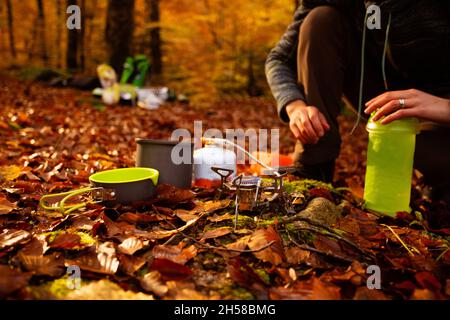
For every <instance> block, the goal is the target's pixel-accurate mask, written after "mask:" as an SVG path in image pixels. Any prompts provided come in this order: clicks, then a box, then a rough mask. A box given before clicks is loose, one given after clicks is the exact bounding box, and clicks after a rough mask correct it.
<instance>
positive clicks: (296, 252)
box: [286, 247, 311, 265]
mask: <svg viewBox="0 0 450 320" xmlns="http://www.w3.org/2000/svg"><path fill="white" fill-rule="evenodd" d="M310 255H311V253H310V252H309V251H306V250H302V249H300V248H298V247H292V248H288V249H286V258H287V262H288V263H290V264H293V265H299V264H302V263H306V262H307V261H308V259H309V256H310Z"/></svg>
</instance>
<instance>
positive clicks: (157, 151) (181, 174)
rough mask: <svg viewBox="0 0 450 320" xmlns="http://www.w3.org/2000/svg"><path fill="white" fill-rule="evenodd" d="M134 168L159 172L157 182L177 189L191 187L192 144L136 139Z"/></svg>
mask: <svg viewBox="0 0 450 320" xmlns="http://www.w3.org/2000/svg"><path fill="white" fill-rule="evenodd" d="M136 143H137V155H136V166H137V167H147V168H154V169H156V170H158V171H159V182H160V183H162V184H170V185H173V186H175V187H178V188H184V189H189V188H191V186H192V167H193V166H192V163H193V152H194V144H193V143H191V142H178V141H168V140H148V139H137V140H136Z"/></svg>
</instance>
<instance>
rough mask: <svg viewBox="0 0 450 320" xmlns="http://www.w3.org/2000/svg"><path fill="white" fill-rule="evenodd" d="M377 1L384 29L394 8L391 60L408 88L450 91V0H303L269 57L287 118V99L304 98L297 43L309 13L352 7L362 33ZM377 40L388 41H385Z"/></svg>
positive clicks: (349, 10) (269, 72)
mask: <svg viewBox="0 0 450 320" xmlns="http://www.w3.org/2000/svg"><path fill="white" fill-rule="evenodd" d="M373 3H375V4H378V5H379V6H380V8H381V13H382V29H383V30H382V32H380V33H384V30H385V28H386V25H387V23H386V22H387V17H388V16H389V13H391V14H392V25H391V35H390V37H389V47H390V51H391V54H390V59H393V60H394V61H390V63H392V64H393V65H395V66H396V68H398V69H399V72H400V73H401V74H402V75H403V76H404V79H405V86H406V87H405V88H404V89H407V87H408V86H409V87H410V88H416V89H421V90H424V91H427V92H429V93H433V94H436V95H441V94H448V93H450V0H380V1H362V0H303V1H301V4H300V6H299V8H298V9H297V11H296V12H295V15H294V19H293V21H292V23H291V24H290V25H289V27H288V28H287V30H286V32H285V34H284V35H283V37H282V38H281V40H280V41H279V42H278V44H277V45H276V47H275V48H274V49H272V51H271V52H270V54H269V56H268V58H267V61H266V76H267V80H268V82H269V86H270V88H271V90H272V93H273V95H274V97H275V99H276V101H277V106H278V112H279V115H280V118H281V119H282V120H283V121H288V120H289V119H288V117H287V114H286V111H285V107H286V105H287V104H289V103H290V102H292V101H295V100H303V101H305V96H304V93H303V92H302V90H301V89H300V87H301V86H299V84H298V81H297V46H298V37H299V29H300V27H301V24H302V22H303V20H304V19H305V17H306V16H307V15H308V13H309V12H310V11H311V10H312V9H313V8H315V7H317V6H322V5H330V6H334V7H336V8H338V9H340V10H343V11H344V12H346V13H348V14H349V17H351V19H352V20H354V26H355V28H356V30H357V31H358V32H359V33H361V32H362V28H363V26H364V15H365V10H366V9H365V8H366V6H368V5H369V4H373ZM374 42H375V43H374V44H373V45H378V46H382V45H383V41H379V42H378V43H377V41H375V40H374ZM380 58H381V57H380Z"/></svg>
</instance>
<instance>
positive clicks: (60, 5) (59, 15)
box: [56, 0, 66, 68]
mask: <svg viewBox="0 0 450 320" xmlns="http://www.w3.org/2000/svg"><path fill="white" fill-rule="evenodd" d="M56 5H57V7H56V19H57V20H58V23H57V24H56V66H57V67H58V68H61V67H62V65H63V63H62V49H61V42H62V31H61V29H62V27H61V25H63V23H64V21H65V18H64V17H65V12H66V10H65V9H64V0H58V1H57V3H56ZM64 26H65V24H64Z"/></svg>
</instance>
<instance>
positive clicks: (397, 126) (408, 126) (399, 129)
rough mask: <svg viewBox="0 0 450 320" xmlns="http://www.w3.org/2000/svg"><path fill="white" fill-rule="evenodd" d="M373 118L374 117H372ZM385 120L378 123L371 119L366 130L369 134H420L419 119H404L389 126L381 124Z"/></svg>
mask: <svg viewBox="0 0 450 320" xmlns="http://www.w3.org/2000/svg"><path fill="white" fill-rule="evenodd" d="M372 116H373V115H372ZM383 119H384V118H381V119H380V120H378V121H372V117H370V119H369V122H368V123H367V126H366V129H367V131H369V132H389V133H412V134H417V133H419V131H420V129H419V124H420V122H419V119H417V118H404V119H399V120H395V121H392V122H391V123H388V124H381V121H382V120H383Z"/></svg>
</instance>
